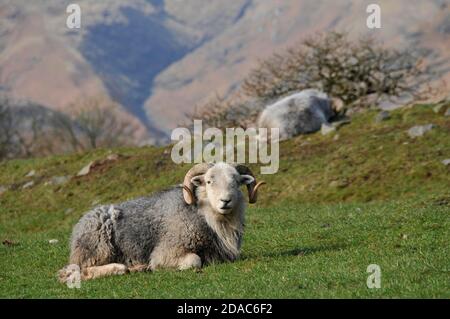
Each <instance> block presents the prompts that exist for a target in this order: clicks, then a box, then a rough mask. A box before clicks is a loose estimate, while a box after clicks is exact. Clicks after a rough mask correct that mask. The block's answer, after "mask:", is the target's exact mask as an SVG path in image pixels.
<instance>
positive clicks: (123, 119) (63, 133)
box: [0, 98, 138, 159]
mask: <svg viewBox="0 0 450 319" xmlns="http://www.w3.org/2000/svg"><path fill="white" fill-rule="evenodd" d="M13 104H14V105H13ZM71 109H72V110H73V112H72V114H70V115H68V114H64V113H61V112H57V111H52V110H50V109H48V108H45V107H42V106H39V105H35V104H32V103H28V102H11V101H10V100H9V99H7V98H1V99H0V159H3V158H19V157H36V156H47V155H52V154H66V153H73V152H78V151H85V150H88V149H93V148H98V147H118V146H125V145H134V144H135V143H136V140H135V133H136V130H138V127H137V126H136V125H135V124H136V123H133V122H132V121H131V120H130V117H127V116H126V115H124V112H123V111H121V110H120V107H119V106H118V105H117V104H115V103H114V102H111V101H109V100H107V99H106V98H90V99H86V100H83V101H81V102H78V103H76V104H74V105H72V106H71Z"/></svg>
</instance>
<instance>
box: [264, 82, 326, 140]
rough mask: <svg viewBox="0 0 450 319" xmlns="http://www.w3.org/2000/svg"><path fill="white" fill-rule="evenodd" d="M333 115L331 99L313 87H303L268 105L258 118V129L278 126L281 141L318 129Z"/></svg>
mask: <svg viewBox="0 0 450 319" xmlns="http://www.w3.org/2000/svg"><path fill="white" fill-rule="evenodd" d="M332 116H333V110H332V100H331V99H329V98H328V96H327V95H326V94H325V93H323V92H320V91H318V90H314V89H308V90H303V91H301V92H299V93H295V94H292V95H289V96H287V97H285V98H283V99H281V100H279V101H277V102H275V103H273V104H270V105H268V106H267V107H266V108H265V109H264V110H263V111H262V112H261V115H260V117H259V119H258V127H260V128H269V129H270V128H279V129H280V135H279V139H280V140H285V139H289V138H291V137H294V136H296V135H299V134H305V133H312V132H315V131H318V130H320V128H321V126H322V124H325V125H327V124H328V120H329V119H330V118H331V117H332Z"/></svg>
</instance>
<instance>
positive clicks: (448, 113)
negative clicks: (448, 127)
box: [444, 107, 450, 116]
mask: <svg viewBox="0 0 450 319" xmlns="http://www.w3.org/2000/svg"><path fill="white" fill-rule="evenodd" d="M444 116H450V107H449V108H448V109H447V111H445V113H444Z"/></svg>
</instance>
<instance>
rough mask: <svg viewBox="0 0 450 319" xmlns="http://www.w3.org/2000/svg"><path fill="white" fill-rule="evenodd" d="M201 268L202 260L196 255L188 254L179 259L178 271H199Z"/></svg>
mask: <svg viewBox="0 0 450 319" xmlns="http://www.w3.org/2000/svg"><path fill="white" fill-rule="evenodd" d="M201 267H202V260H201V259H200V257H199V256H198V255H197V254H194V253H190V254H187V255H185V256H184V257H182V258H180V261H179V263H178V269H179V270H186V269H190V268H196V269H199V268H201Z"/></svg>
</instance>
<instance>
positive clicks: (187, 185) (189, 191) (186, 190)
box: [183, 163, 212, 205]
mask: <svg viewBox="0 0 450 319" xmlns="http://www.w3.org/2000/svg"><path fill="white" fill-rule="evenodd" d="M211 166H212V165H211V164H207V163H201V164H197V165H195V166H193V167H192V168H191V169H190V170H189V171H188V172H187V173H186V175H185V176H184V181H183V197H184V201H185V202H186V204H188V205H192V204H195V202H196V198H195V192H194V185H193V184H192V182H191V179H192V178H193V177H195V176H198V175H202V174H205V173H206V171H207V170H208V169H209V168H210V167H211Z"/></svg>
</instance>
